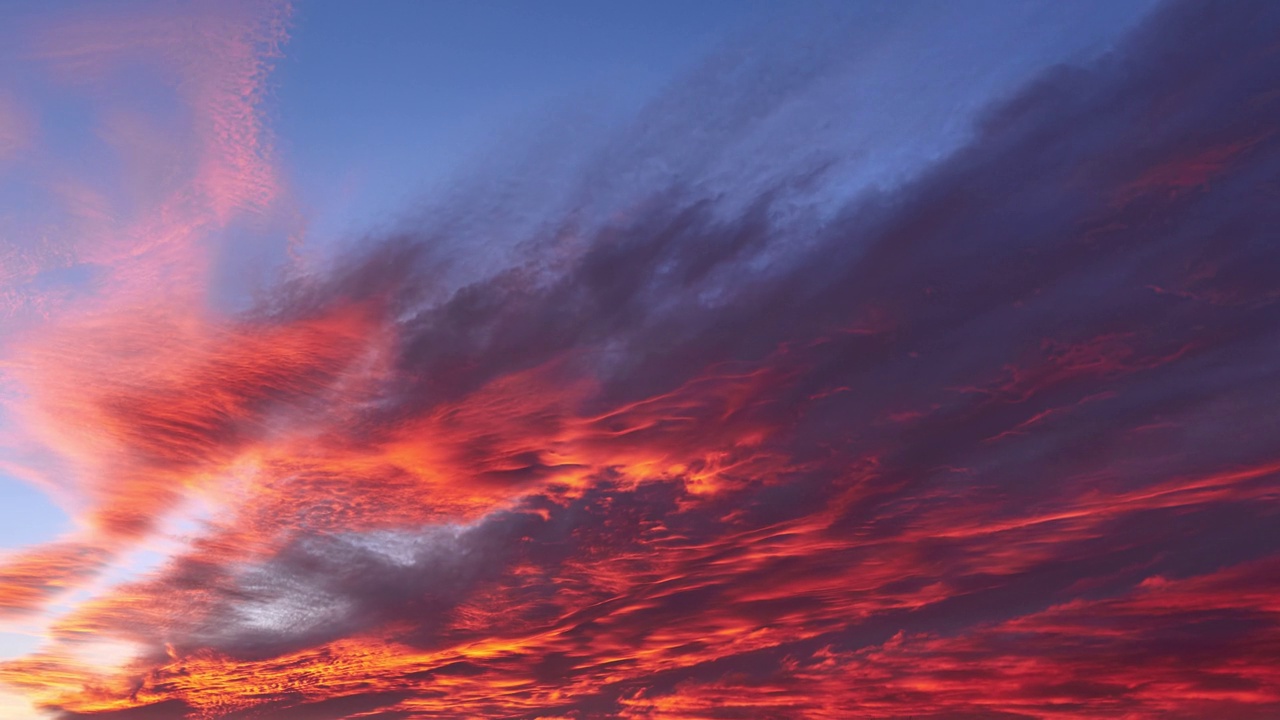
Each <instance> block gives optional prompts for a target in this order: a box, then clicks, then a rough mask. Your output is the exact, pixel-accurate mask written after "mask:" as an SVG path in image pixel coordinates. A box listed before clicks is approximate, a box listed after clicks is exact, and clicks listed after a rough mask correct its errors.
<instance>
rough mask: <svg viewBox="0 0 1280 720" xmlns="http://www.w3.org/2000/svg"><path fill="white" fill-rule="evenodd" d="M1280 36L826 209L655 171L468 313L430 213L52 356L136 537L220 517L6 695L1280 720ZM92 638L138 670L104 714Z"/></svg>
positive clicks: (1156, 32)
mask: <svg viewBox="0 0 1280 720" xmlns="http://www.w3.org/2000/svg"><path fill="white" fill-rule="evenodd" d="M1277 26H1280V11H1277V10H1276V9H1275V8H1274V7H1273V6H1272V5H1270V4H1267V3H1262V2H1259V3H1243V2H1242V3H1234V4H1231V5H1222V6H1214V7H1208V6H1204V5H1200V4H1194V3H1172V4H1169V5H1168V6H1167V7H1164V8H1163V9H1162V10H1161V11H1160V12H1158V13H1157V14H1156V15H1154V16H1153V18H1152V19H1151V20H1150V21H1148V22H1147V23H1146V24H1145V25H1143V26H1142V27H1141V28H1140V29H1139V30H1138V31H1137V32H1136V33H1135V34H1133V35H1132V36H1131V37H1129V38H1128V39H1127V40H1126V41H1125V43H1124V44H1123V45H1122V46H1121V47H1120V48H1118V49H1117V50H1115V51H1114V52H1112V53H1110V54H1105V55H1103V56H1100V57H1097V58H1095V59H1093V60H1091V61H1090V62H1087V63H1084V64H1078V65H1074V66H1069V67H1058V68H1054V69H1051V70H1049V71H1047V72H1045V73H1044V74H1042V75H1040V76H1039V77H1038V78H1037V79H1035V80H1034V82H1031V83H1030V84H1028V85H1026V86H1025V87H1024V88H1022V89H1021V90H1020V91H1019V92H1018V93H1017V94H1016V95H1014V96H1012V97H1010V98H1008V99H1007V100H1005V101H1003V102H1000V103H998V104H996V105H994V106H992V107H991V108H990V109H989V110H988V111H987V112H986V113H985V115H984V116H983V120H982V122H981V123H980V124H979V125H978V127H977V129H976V130H975V131H974V133H973V136H972V137H971V138H969V140H968V141H967V142H966V143H965V144H964V145H963V146H962V147H959V148H958V149H956V150H955V152H954V153H952V154H950V155H948V156H947V157H946V158H945V159H944V160H941V161H938V162H937V163H935V164H934V165H932V166H931V167H930V169H929V170H928V171H927V172H925V171H922V172H921V174H920V175H919V176H918V177H915V178H914V179H911V180H910V181H909V182H904V183H902V184H896V185H887V186H883V187H879V188H872V189H867V188H861V189H860V190H859V191H858V192H856V193H852V194H851V195H849V196H846V197H845V198H844V202H843V204H842V205H841V206H840V207H839V208H838V209H836V210H835V211H833V212H832V213H831V214H830V216H829V217H828V218H826V219H823V220H822V221H821V222H813V223H796V222H793V215H790V214H788V213H787V212H786V209H787V207H788V206H789V205H788V203H789V202H790V199H792V198H794V197H797V196H807V193H810V192H811V191H812V189H813V188H814V187H815V186H817V185H820V184H821V182H822V180H823V178H824V177H825V176H824V175H823V173H824V172H825V171H824V170H823V169H822V163H818V164H817V168H818V169H815V166H814V165H813V164H809V163H799V164H794V163H793V164H783V165H780V166H779V167H778V168H777V169H776V170H775V175H774V176H770V177H768V178H766V179H765V180H761V179H760V178H755V177H753V178H752V180H751V181H750V182H749V183H746V185H747V186H749V192H746V193H745V196H746V198H747V199H746V200H745V201H741V198H740V197H739V198H734V199H733V202H727V201H726V200H725V197H724V196H723V195H722V194H721V193H720V190H719V188H718V187H717V185H716V183H714V182H710V181H707V182H699V181H698V180H697V179H696V178H695V179H686V178H678V179H675V180H673V181H671V182H670V183H669V184H668V185H667V186H666V187H663V188H661V189H660V190H658V191H653V192H648V190H647V188H646V187H645V184H644V183H639V184H638V186H637V188H633V189H634V190H635V193H636V195H637V196H636V197H634V198H633V199H632V202H630V203H629V205H628V211H627V212H625V213H620V214H618V215H613V216H610V218H609V219H608V220H607V221H594V220H593V221H587V220H583V219H582V217H580V216H576V217H570V218H567V219H565V220H564V221H563V222H561V223H553V224H551V225H549V226H545V227H542V228H540V229H539V230H538V232H535V233H534V234H533V235H532V236H531V237H529V238H528V239H527V240H526V241H525V242H524V243H523V244H521V245H519V253H517V254H516V255H515V256H514V257H515V260H513V261H512V262H510V263H508V264H507V265H506V266H505V267H502V268H499V269H496V270H491V271H489V272H487V273H478V274H477V275H472V276H470V277H468V278H467V279H466V280H465V281H459V280H458V279H457V278H455V277H453V276H451V275H450V272H451V267H452V264H451V263H452V260H453V255H452V254H453V253H454V252H455V251H456V248H454V247H450V246H449V244H448V242H447V241H440V240H439V238H440V237H441V236H442V232H443V231H440V230H439V229H438V228H436V227H432V226H431V225H430V224H429V223H428V224H426V225H425V226H424V227H421V228H417V229H415V230H412V231H409V232H405V233H403V234H401V235H400V236H398V237H395V238H391V239H388V240H386V241H385V242H381V243H373V244H372V245H371V246H369V247H365V248H362V249H357V250H356V251H354V254H352V255H348V256H345V257H343V258H342V259H341V261H340V262H337V263H335V264H334V267H333V268H332V269H331V270H329V271H327V272H318V273H314V274H310V275H307V274H297V275H295V276H293V277H291V278H290V279H289V280H287V281H286V282H284V283H282V284H281V286H280V287H278V288H276V289H275V290H274V291H273V292H272V293H270V295H269V297H267V298H264V300H263V301H262V303H261V304H260V305H259V306H258V307H257V308H255V309H254V310H252V311H251V312H249V313H247V314H245V315H244V316H242V317H239V318H236V319H234V320H228V321H226V322H215V321H208V322H205V321H201V322H195V321H190V320H184V321H183V322H173V321H171V320H170V319H169V318H168V317H167V316H164V315H161V316H159V317H156V316H134V317H131V321H130V322H124V321H121V320H119V319H116V318H111V319H110V320H109V321H106V322H104V323H103V325H102V326H100V327H83V328H77V329H76V330H75V331H74V332H71V333H69V334H68V335H67V336H66V337H67V339H65V340H57V339H55V340H47V339H46V340H45V341H44V342H45V343H46V344H43V345H41V344H33V345H32V346H31V347H32V348H35V349H34V350H32V351H31V352H33V353H35V354H33V355H32V357H34V358H37V359H39V360H40V362H38V363H35V362H33V363H32V365H31V366H32V368H35V369H33V370H32V371H31V372H32V375H31V376H30V377H31V378H32V379H31V381H30V385H31V387H32V388H33V389H34V391H37V397H38V399H39V400H40V402H41V403H43V405H42V407H43V408H45V410H44V413H45V415H44V417H43V420H42V425H41V426H40V427H41V428H42V429H43V431H45V432H47V433H50V434H54V435H56V434H57V433H58V432H67V427H68V426H67V425H66V424H65V423H66V422H67V418H76V419H77V421H78V424H77V425H76V428H77V434H78V435H83V436H84V437H80V438H78V439H77V441H76V442H71V441H69V440H67V439H61V440H58V441H56V442H51V444H56V445H58V446H59V447H67V448H73V449H76V448H82V450H73V452H71V455H72V456H73V457H75V458H77V459H78V460H79V461H80V462H82V463H83V464H84V466H85V467H89V468H92V469H93V470H94V471H93V472H85V473H84V477H85V480H84V482H86V483H87V485H86V487H87V488H89V490H88V491H87V492H88V494H89V496H90V497H92V498H93V499H94V501H95V504H94V508H96V509H95V510H94V511H93V512H92V513H91V514H90V517H91V518H94V520H95V522H97V523H99V525H100V532H101V533H102V534H104V535H107V536H109V537H128V538H136V537H139V536H145V535H146V534H147V533H149V532H152V531H153V530H154V527H155V526H154V522H153V519H154V518H155V517H156V516H160V515H163V514H164V513H166V512H168V511H171V510H172V509H173V508H175V507H176V506H177V505H178V503H179V502H180V501H181V500H182V499H184V498H187V497H189V496H192V495H196V496H200V497H203V498H205V499H206V500H207V502H209V503H210V505H211V506H212V507H213V508H214V509H213V511H212V512H211V514H210V516H209V517H208V518H207V519H206V520H205V521H204V522H203V523H201V524H200V525H199V526H198V527H197V528H196V530H195V531H194V532H193V534H192V537H190V538H187V539H186V541H185V545H184V546H183V549H182V550H181V552H179V553H177V554H176V555H175V556H174V557H172V558H171V559H170V560H169V561H168V562H167V563H166V564H164V565H162V566H161V567H160V568H159V569H158V570H157V571H156V572H155V573H153V574H150V575H148V576H146V577H142V578H138V579H135V580H134V581H131V582H129V583H125V584H122V585H120V586H118V587H117V588H115V589H114V591H112V592H110V593H107V594H106V595H104V596H103V597H99V598H95V599H94V600H93V601H91V602H87V603H84V604H82V605H80V606H79V607H77V608H76V609H75V610H73V611H72V612H71V613H69V614H68V615H67V616H66V617H63V618H61V619H60V620H59V621H58V622H57V623H55V624H54V626H53V627H52V629H51V631H50V643H51V649H48V650H46V651H45V652H44V654H43V655H40V656H37V657H33V658H27V659H24V660H19V661H14V662H10V663H6V664H4V665H2V666H0V679H3V680H5V681H7V682H9V683H11V684H15V685H17V686H18V687H22V688H29V689H31V690H32V692H33V693H36V694H37V695H38V696H39V697H40V698H41V700H42V702H43V704H44V705H45V706H47V707H49V708H51V709H54V710H56V711H58V712H61V713H62V716H63V717H65V718H68V719H69V718H78V717H120V718H135V717H136V718H145V717H151V716H166V717H167V716H174V715H175V714H176V715H183V714H186V715H190V716H192V717H216V718H237V717H245V718H248V717H255V716H265V715H270V716H271V717H282V718H284V717H307V718H323V717H333V718H339V717H341V718H355V717H387V718H394V717H414V718H427V717H456V716H457V715H458V714H459V713H462V714H465V715H468V716H477V717H529V718H533V717H599V716H621V717H647V718H662V717H698V718H728V717H744V716H752V717H758V716H805V717H832V718H835V717H848V716H850V715H851V714H862V715H866V716H868V717H885V718H889V717H906V716H919V717H936V718H944V717H945V718H956V717H1009V718H1015V717H1061V718H1084V717H1097V716H1099V715H1113V714H1128V715H1131V716H1133V717H1175V718H1176V717H1188V718H1190V717H1202V716H1204V715H1212V714H1228V715H1231V716H1233V717H1244V718H1251V717H1258V718H1261V717H1264V716H1267V715H1268V714H1274V713H1275V712H1276V710H1277V708H1280V697H1277V696H1276V694H1275V693H1274V692H1272V691H1270V689H1269V688H1270V687H1273V686H1274V685H1275V679H1276V678H1275V673H1274V672H1273V671H1271V670H1270V664H1269V663H1267V662H1266V660H1267V659H1268V658H1269V657H1271V656H1272V655H1274V650H1275V643H1276V638H1275V629H1276V627H1277V626H1278V625H1277V620H1278V618H1277V617H1276V613H1277V608H1276V607H1275V602H1274V601H1273V599H1272V598H1274V596H1275V589H1276V588H1275V587H1274V581H1273V580H1272V578H1274V577H1276V573H1275V570H1276V568H1275V567H1274V566H1275V557H1276V554H1277V552H1280V535H1277V533H1276V532H1275V530H1274V529H1273V528H1274V527H1276V522H1275V521H1276V518H1275V515H1276V507H1277V503H1276V500H1277V499H1280V498H1277V484H1276V479H1277V477H1278V476H1280V458H1277V457H1276V455H1275V451H1274V437H1275V430H1276V427H1275V422H1274V420H1273V419H1272V418H1273V416H1274V412H1273V411H1272V410H1271V407H1270V406H1271V404H1272V403H1271V398H1272V397H1273V396H1274V394H1275V390H1276V387H1277V382H1280V375H1277V372H1276V369H1275V363H1274V362H1273V360H1274V358H1275V354H1276V351H1277V349H1278V348H1280V336H1277V333H1276V328H1277V327H1280V325H1277V323H1276V321H1277V312H1278V311H1280V310H1278V309H1280V305H1277V298H1276V297H1275V294H1274V289H1273V288H1272V287H1271V286H1272V284H1273V283H1270V282H1269V281H1268V278H1269V277H1272V275H1273V274H1274V273H1272V272H1271V271H1273V270H1276V269H1280V258H1277V256H1276V252H1275V249H1274V243H1272V242H1270V241H1269V239H1270V237H1271V232H1272V228H1274V227H1275V226H1276V222H1277V220H1280V218H1277V217H1276V214H1277V212H1280V211H1277V209H1276V208H1277V207H1280V206H1277V205H1276V203H1275V202H1274V197H1272V196H1273V195H1274V192H1273V190H1274V183H1275V177H1274V176H1275V168H1276V167H1278V166H1280V165H1278V164H1277V161H1278V160H1280V158H1277V153H1278V152H1280V146H1278V145H1277V143H1276V138H1275V135H1274V133H1273V132H1272V131H1271V129H1272V128H1274V127H1275V126H1276V125H1277V120H1280V107H1278V106H1277V105H1276V102H1275V95H1274V92H1273V90H1272V87H1273V86H1274V84H1275V81H1276V79H1277V75H1278V74H1280V59H1278V56H1277V55H1276V54H1275V52H1274V47H1273V45H1274V40H1273V38H1274V30H1275V28H1276V27H1277ZM748 69H750V66H749V67H748ZM771 88H773V90H776V88H774V87H773V86H771V85H769V84H768V83H766V84H765V86H764V88H763V89H762V91H761V95H760V96H759V97H755V98H754V101H755V102H754V103H752V102H747V103H745V105H738V104H732V103H730V104H728V105H727V106H726V108H727V109H726V110H725V112H726V113H729V114H730V115H734V114H735V113H743V112H748V111H749V110H751V109H752V108H757V107H758V106H763V107H765V108H770V107H773V105H772V103H776V102H779V100H778V98H777V96H776V93H775V92H773V91H772V90H771ZM682 97H684V96H683V95H681V93H680V92H678V91H677V92H675V93H674V94H673V96H672V97H671V98H667V99H666V102H668V103H675V105H674V109H673V110H672V112H676V111H681V112H682V111H683V110H684V109H685V107H684V106H683V105H681V104H680V99H681V98H682ZM752 99H753V98H747V100H752ZM660 105H661V103H660ZM743 108H746V109H743ZM729 119H730V120H732V119H734V118H733V117H730V118H729ZM722 130H723V132H724V133H725V135H726V138H725V140H724V143H725V152H726V153H728V152H730V149H731V148H732V147H736V145H735V142H736V141H737V140H739V139H740V138H739V137H738V135H736V134H735V133H736V132H737V126H735V125H733V124H732V123H730V124H729V125H728V126H726V127H725V128H722ZM675 135H678V133H676V134H675ZM661 137H662V138H663V142H664V143H665V142H671V143H677V146H676V147H675V151H678V150H679V145H678V143H679V142H681V140H679V139H677V138H675V137H673V135H672V134H665V133H663V134H661ZM699 137H702V136H699ZM699 142H705V143H711V144H714V143H715V142H717V140H716V139H715V138H706V137H702V139H701V140H699ZM660 144H661V143H660ZM702 149H704V150H706V151H707V153H708V154H714V153H713V152H712V151H713V150H714V149H715V148H714V147H711V148H702ZM664 151H667V149H666V147H665V146H664ZM673 152H674V151H673ZM635 162H638V161H634V160H626V161H625V163H624V164H634V163H635ZM602 163H604V161H602ZM604 165H607V163H604ZM604 165H602V166H604ZM738 189H739V190H742V188H738ZM477 202H482V200H478V201H477ZM729 209H731V211H729ZM448 220H449V221H451V219H448ZM424 222H426V221H424ZM526 258H527V261H526V260H525V259H526ZM122 329H127V330H128V332H122ZM71 343H75V347H74V348H73V347H72V346H71ZM73 350H74V351H73ZM133 358H136V362H135V363H134V364H131V365H129V364H126V365H121V364H119V362H120V361H121V360H128V359H133ZM113 366H115V367H122V368H125V369H124V370H121V371H119V372H113V371H110V370H107V371H104V370H102V368H110V367H113ZM86 420H87V421H88V422H87V423H86V422H85V421H86ZM79 423H84V424H88V425H89V426H90V427H91V428H92V430H90V431H89V432H84V431H83V430H79V429H78V428H80V424H79ZM104 463H105V464H104ZM11 574H13V575H14V576H15V577H16V576H18V575H19V574H20V573H17V571H11ZM21 580H22V581H21V582H19V583H15V585H16V586H18V589H19V590H21V589H22V588H24V587H31V588H33V591H35V592H37V593H38V591H39V588H40V587H42V584H41V583H42V582H44V581H42V580H39V579H38V578H37V579H36V580H34V581H33V580H31V579H29V578H28V577H27V575H26V574H21ZM86 636H91V637H99V638H115V639H119V640H122V641H128V642H131V643H135V644H136V645H137V646H138V648H139V652H138V654H137V656H136V658H134V659H133V660H132V661H131V662H130V663H128V664H127V666H126V667H124V668H122V669H121V670H120V672H119V673H117V674H116V675H113V676H112V679H111V680H110V681H109V682H106V681H101V680H99V679H97V678H96V676H93V675H91V674H90V673H88V672H87V671H86V668H85V667H84V666H83V665H82V664H78V663H77V661H76V660H75V659H74V657H72V656H71V654H69V653H68V652H66V651H65V648H67V647H70V646H72V645H74V643H75V642H76V641H77V639H82V638H84V637H86ZM166 713H168V715H166Z"/></svg>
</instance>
